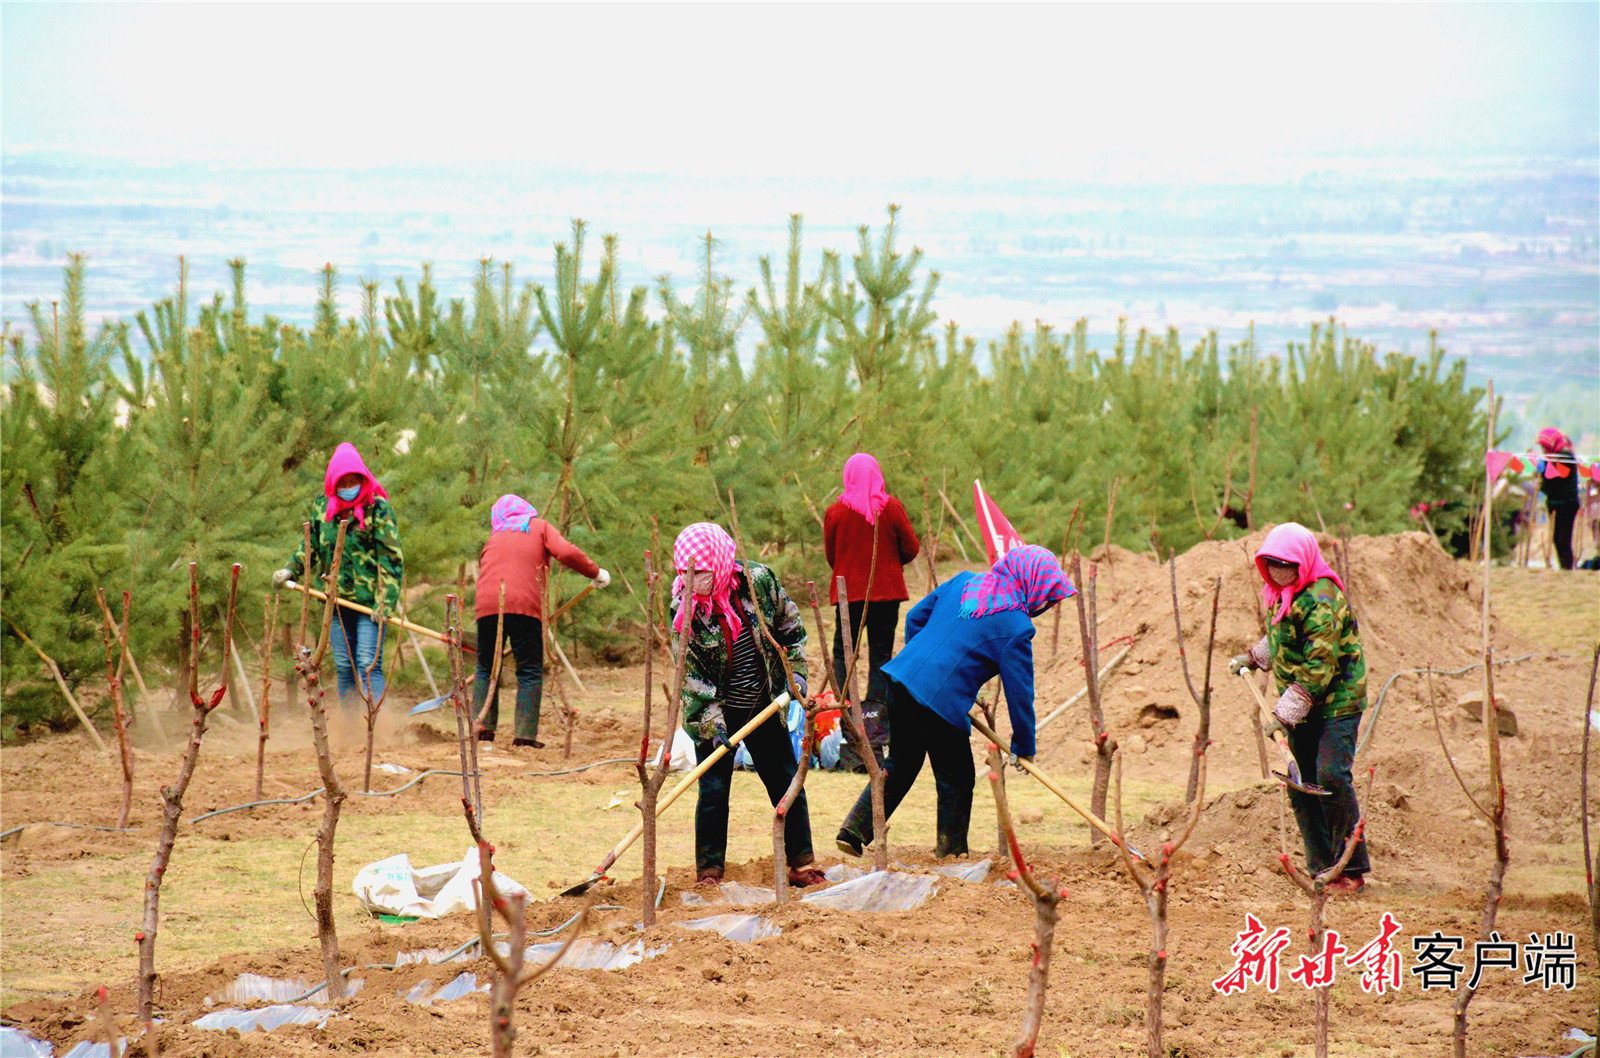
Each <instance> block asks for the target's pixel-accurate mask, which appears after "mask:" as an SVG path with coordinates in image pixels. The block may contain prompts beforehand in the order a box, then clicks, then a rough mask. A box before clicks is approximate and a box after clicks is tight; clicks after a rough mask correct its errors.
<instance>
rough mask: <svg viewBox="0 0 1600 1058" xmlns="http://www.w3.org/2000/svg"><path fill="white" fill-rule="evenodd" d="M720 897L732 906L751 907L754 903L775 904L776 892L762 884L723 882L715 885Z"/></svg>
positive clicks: (776, 900)
mask: <svg viewBox="0 0 1600 1058" xmlns="http://www.w3.org/2000/svg"><path fill="white" fill-rule="evenodd" d="M717 889H718V890H719V891H720V892H721V893H722V898H723V899H724V900H726V901H727V902H728V903H730V904H732V905H733V906H734V907H753V906H755V905H756V904H775V903H777V902H778V894H777V893H776V892H774V891H773V890H771V889H768V888H767V887H766V886H763V885H745V884H744V883H743V882H723V883H722V884H721V885H719V886H717Z"/></svg>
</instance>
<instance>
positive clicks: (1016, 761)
mask: <svg viewBox="0 0 1600 1058" xmlns="http://www.w3.org/2000/svg"><path fill="white" fill-rule="evenodd" d="M1023 761H1027V762H1028V763H1029V764H1032V763H1033V758H1032V757H1031V756H1028V757H1023V756H1019V755H1017V754H1015V753H1013V754H1011V759H1010V760H1009V761H1007V762H1006V763H1007V764H1010V765H1011V766H1012V767H1013V768H1015V769H1017V770H1018V771H1021V770H1022V762H1023Z"/></svg>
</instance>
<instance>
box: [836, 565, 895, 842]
mask: <svg viewBox="0 0 1600 1058" xmlns="http://www.w3.org/2000/svg"><path fill="white" fill-rule="evenodd" d="M873 543H874V545H876V543H877V537H873ZM834 587H835V588H836V589H837V590H838V593H839V613H838V618H839V635H840V636H841V637H843V640H844V652H845V656H846V657H848V658H849V659H850V662H849V665H848V666H847V667H846V669H845V678H844V693H845V700H846V704H847V708H846V710H845V712H844V716H846V717H848V718H849V722H848V723H846V724H845V734H847V735H849V736H850V738H851V740H852V741H853V742H855V744H856V752H857V753H859V754H860V755H861V760H862V763H864V764H866V766H867V785H868V788H869V789H870V790H871V791H872V793H871V797H872V850H873V851H872V869H873V870H875V871H887V870H888V869H889V814H888V812H887V811H886V810H885V806H884V800H883V791H884V785H885V783H886V782H887V780H888V773H887V772H885V771H884V769H883V765H882V764H879V763H878V755H877V754H876V753H874V752H873V751H872V740H871V739H870V738H868V737H867V725H866V721H865V720H864V719H863V718H862V716H861V699H860V697H859V696H858V695H857V694H856V657H857V655H858V654H860V652H861V647H860V644H858V643H856V642H854V638H855V637H854V636H852V635H851V634H850V603H849V598H850V596H849V595H848V594H847V593H846V588H847V585H846V584H845V580H844V578H843V577H838V578H836V579H835V580H834ZM870 587H871V585H870V584H869V585H868V588H869V590H870ZM868 605H871V604H870V603H869V604H868ZM866 617H867V614H866V608H865V607H863V608H862V611H861V626H862V627H863V628H865V627H866V623H867V622H866Z"/></svg>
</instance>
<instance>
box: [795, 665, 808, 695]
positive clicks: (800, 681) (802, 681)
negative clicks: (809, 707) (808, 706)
mask: <svg viewBox="0 0 1600 1058" xmlns="http://www.w3.org/2000/svg"><path fill="white" fill-rule="evenodd" d="M794 683H795V686H796V687H799V688H800V697H799V698H798V699H796V700H797V701H802V702H803V701H805V698H806V678H805V677H804V676H802V675H800V674H799V673H798V672H797V673H795V674H794Z"/></svg>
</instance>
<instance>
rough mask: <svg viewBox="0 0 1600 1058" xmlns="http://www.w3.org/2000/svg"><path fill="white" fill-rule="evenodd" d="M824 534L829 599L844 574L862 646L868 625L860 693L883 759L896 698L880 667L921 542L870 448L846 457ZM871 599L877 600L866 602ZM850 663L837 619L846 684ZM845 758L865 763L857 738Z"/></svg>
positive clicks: (853, 634) (844, 762)
mask: <svg viewBox="0 0 1600 1058" xmlns="http://www.w3.org/2000/svg"><path fill="white" fill-rule="evenodd" d="M822 542H823V549H824V551H825V552H826V553H827V556H828V565H829V566H831V567H833V577H832V578H830V579H829V581H828V601H829V602H831V603H834V604H836V605H837V604H838V602H839V584H838V578H839V577H843V578H844V583H845V590H846V591H847V592H848V593H849V595H850V598H849V600H848V602H849V604H850V605H849V607H848V610H849V615H850V640H851V642H852V643H856V644H858V647H857V649H858V650H859V649H860V647H859V644H860V643H861V637H862V630H863V629H865V631H866V638H867V668H866V672H865V673H864V675H865V683H866V688H867V691H866V695H865V696H864V697H863V698H862V701H861V715H862V719H863V720H864V721H865V723H866V727H867V738H868V740H869V741H870V742H871V743H872V746H873V751H874V753H876V754H877V756H878V757H879V759H880V760H881V759H882V757H883V748H884V746H886V745H887V744H888V742H889V726H888V719H887V715H886V706H885V704H884V703H886V702H887V701H888V700H889V692H888V687H887V686H886V684H885V683H884V679H883V674H882V672H881V670H882V668H883V663H884V662H886V661H888V660H889V657H890V655H891V654H893V653H894V630H895V628H896V627H897V626H898V625H899V623H900V604H901V603H902V602H904V601H906V599H908V598H910V595H909V593H908V592H907V591H906V574H905V565H906V563H908V562H910V561H911V560H912V559H914V558H916V557H917V553H918V552H919V551H920V550H921V546H922V545H921V543H920V542H919V541H918V540H917V534H916V533H915V532H914V531H913V530H912V528H911V519H910V517H908V516H907V515H906V508H905V504H903V503H901V502H900V501H899V500H897V499H895V498H894V497H893V496H891V495H889V490H888V489H887V488H886V487H885V486H884V482H883V471H882V470H881V469H880V468H879V466H878V461H877V460H876V459H874V458H872V457H871V456H870V455H868V454H867V453H865V452H857V453H856V454H855V455H853V456H851V457H850V458H849V459H847V460H845V464H844V493H843V495H841V496H840V497H839V498H838V499H837V500H835V501H834V502H833V505H832V506H830V507H829V508H828V512H827V514H826V515H825V516H824V517H823V520H822ZM874 549H876V554H877V561H876V564H874V561H873V554H874ZM869 601H870V602H871V604H872V605H870V606H868V605H867V603H868V602H869ZM863 614H865V617H866V621H865V623H863V621H862V617H863ZM847 666H848V659H847V658H846V657H845V656H844V639H843V637H842V636H841V634H840V631H839V627H838V623H837V622H835V627H834V631H833V671H834V675H835V676H836V677H837V679H838V685H839V686H840V687H843V686H844V681H845V669H846V668H847ZM839 766H840V767H841V768H847V769H853V770H861V769H863V768H865V766H866V764H865V762H864V761H857V760H856V759H855V751H854V748H853V746H852V745H851V744H850V743H848V742H846V744H845V746H844V747H843V748H842V750H841V752H840V754H839Z"/></svg>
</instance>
